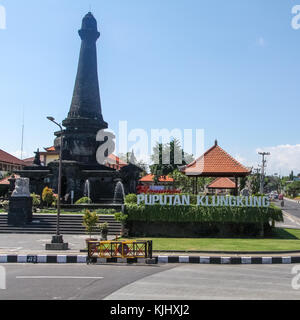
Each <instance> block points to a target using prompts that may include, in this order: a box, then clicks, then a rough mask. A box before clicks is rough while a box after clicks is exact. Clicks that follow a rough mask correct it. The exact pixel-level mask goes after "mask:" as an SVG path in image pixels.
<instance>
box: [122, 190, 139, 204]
mask: <svg viewBox="0 0 300 320" xmlns="http://www.w3.org/2000/svg"><path fill="white" fill-rule="evenodd" d="M125 203H126V204H127V203H128V204H129V203H132V204H136V203H137V195H136V194H135V193H131V194H127V195H126V196H125Z"/></svg>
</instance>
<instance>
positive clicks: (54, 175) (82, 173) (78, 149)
mask: <svg viewBox="0 0 300 320" xmlns="http://www.w3.org/2000/svg"><path fill="white" fill-rule="evenodd" d="M79 36H80V38H81V49H80V56H79V63H78V70H77V76H76V81H75V87H74V91H73V97H72V102H71V107H70V110H69V113H68V116H67V118H66V119H65V120H64V121H63V122H62V125H63V127H64V129H63V130H62V131H58V132H55V136H56V138H55V141H54V146H55V149H56V150H57V151H59V150H60V148H61V147H62V189H61V195H62V198H63V202H64V203H66V204H70V203H71V202H72V200H73V201H74V202H75V201H76V200H78V199H79V198H81V197H83V196H86V194H85V186H86V184H87V181H88V185H89V194H90V198H91V200H92V202H93V203H112V201H113V198H114V191H115V187H116V185H117V183H118V181H121V182H122V183H123V184H124V189H125V192H126V193H132V192H135V191H136V188H135V186H136V184H137V181H138V179H139V173H140V169H139V168H138V167H136V166H134V165H128V166H125V167H123V168H122V169H121V170H119V171H118V170H115V169H113V168H110V167H107V166H105V165H104V164H99V163H98V162H97V159H96V153H97V149H98V147H99V146H100V145H101V144H102V143H104V142H99V141H96V136H97V132H98V131H99V130H101V129H107V127H108V125H107V123H106V122H105V121H104V120H103V116H102V109H101V100H100V91H99V82H98V71H97V48H96V42H97V40H98V38H99V37H100V33H99V32H98V29H97V21H96V19H95V18H94V16H93V15H92V14H91V13H90V12H89V13H88V14H87V15H85V17H84V18H83V20H82V26H81V29H80V30H79ZM61 141H62V143H61ZM106 156H108V154H106ZM36 157H38V155H37V156H36ZM58 169H59V161H57V160H56V161H53V162H51V163H49V164H48V166H42V165H40V164H39V163H38V161H35V164H34V165H33V166H31V167H25V168H24V170H22V171H18V173H19V174H20V175H21V176H22V177H28V178H29V179H30V191H31V192H36V193H38V194H41V193H42V190H43V188H44V187H45V186H48V187H50V188H52V189H54V190H55V191H56V192H57V185H58ZM72 195H74V197H73V198H71V197H72Z"/></svg>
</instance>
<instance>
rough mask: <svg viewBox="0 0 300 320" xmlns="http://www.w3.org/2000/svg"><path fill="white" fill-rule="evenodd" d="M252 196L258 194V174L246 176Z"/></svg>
mask: <svg viewBox="0 0 300 320" xmlns="http://www.w3.org/2000/svg"><path fill="white" fill-rule="evenodd" d="M248 180H249V183H250V189H251V192H252V194H255V193H258V192H259V189H260V175H259V174H258V173H256V174H253V175H251V176H248Z"/></svg>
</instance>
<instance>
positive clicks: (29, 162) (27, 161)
mask: <svg viewBox="0 0 300 320" xmlns="http://www.w3.org/2000/svg"><path fill="white" fill-rule="evenodd" d="M23 161H24V162H25V163H26V164H27V165H28V164H33V161H34V157H31V158H26V159H23Z"/></svg>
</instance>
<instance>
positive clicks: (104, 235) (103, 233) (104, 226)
mask: <svg viewBox="0 0 300 320" xmlns="http://www.w3.org/2000/svg"><path fill="white" fill-rule="evenodd" d="M99 230H100V234H101V240H104V241H106V240H107V235H108V223H107V222H104V223H100V224H99Z"/></svg>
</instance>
